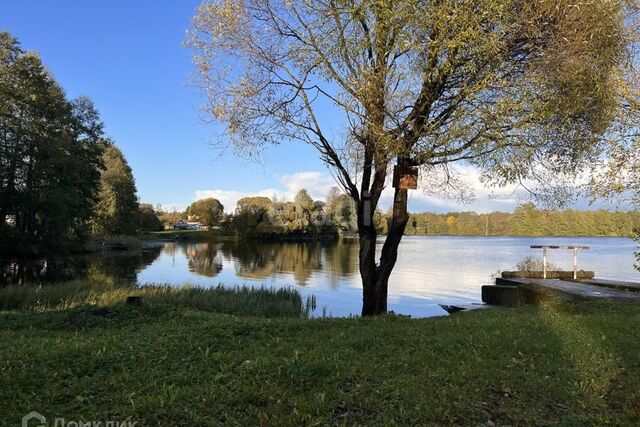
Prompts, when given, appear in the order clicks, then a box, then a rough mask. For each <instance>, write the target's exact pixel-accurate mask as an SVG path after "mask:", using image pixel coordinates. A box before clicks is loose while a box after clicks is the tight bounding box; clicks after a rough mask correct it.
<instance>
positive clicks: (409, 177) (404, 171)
mask: <svg viewBox="0 0 640 427" xmlns="http://www.w3.org/2000/svg"><path fill="white" fill-rule="evenodd" d="M393 187H394V188H404V189H407V190H415V189H417V188H418V168H417V167H414V166H400V165H396V166H394V168H393Z"/></svg>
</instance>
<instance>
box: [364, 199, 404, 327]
mask: <svg viewBox="0 0 640 427" xmlns="http://www.w3.org/2000/svg"><path fill="white" fill-rule="evenodd" d="M366 203H367V199H366V198H362V200H361V202H360V203H359V205H358V231H359V234H360V277H361V278H362V288H363V289H362V316H375V315H379V314H385V313H386V312H387V293H388V288H389V277H390V276H391V272H392V271H393V267H394V266H395V265H396V261H397V259H398V246H399V245H400V241H401V240H402V236H403V235H404V230H405V228H406V226H407V222H408V221H409V214H408V212H407V190H406V189H399V188H396V190H395V195H394V198H393V216H392V218H391V223H390V224H389V231H388V234H387V237H386V239H385V242H384V245H383V247H382V253H381V256H380V264H379V265H376V237H377V235H376V230H375V226H374V224H373V209H371V210H370V211H368V210H367V209H366ZM369 215H370V217H369V218H368V216H369ZM367 218H368V222H367Z"/></svg>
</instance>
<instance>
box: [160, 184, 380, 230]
mask: <svg viewBox="0 0 640 427" xmlns="http://www.w3.org/2000/svg"><path fill="white" fill-rule="evenodd" d="M156 213H157V215H158V218H159V219H160V221H162V223H163V225H164V226H165V227H167V228H171V227H172V226H174V225H175V224H176V223H178V222H179V221H185V220H186V221H197V222H200V223H201V224H202V225H207V226H220V227H221V228H222V229H223V231H224V232H225V233H228V234H233V235H236V236H239V237H262V238H281V237H319V236H350V235H355V233H356V232H357V221H356V209H355V203H354V202H353V200H352V199H351V198H350V197H349V196H347V195H346V194H343V193H341V192H340V191H339V190H338V188H336V187H334V188H332V189H331V190H330V191H329V195H328V197H327V198H326V200H324V201H320V200H313V199H312V198H311V196H310V195H309V192H308V191H307V190H305V189H301V190H300V191H298V193H297V194H296V195H295V197H294V199H293V201H286V200H278V199H271V198H269V197H262V196H255V197H245V198H242V199H240V200H238V202H237V206H236V209H235V211H234V213H233V214H225V213H224V206H223V205H222V204H221V203H220V202H219V201H218V200H216V199H214V198H209V199H203V200H198V201H196V202H194V203H192V204H191V205H190V206H189V207H188V208H187V209H186V210H185V211H184V212H166V211H164V210H162V208H161V207H158V208H157V210H156ZM374 221H375V225H376V227H377V228H378V229H379V230H380V232H381V233H385V232H386V225H387V222H386V219H385V217H384V215H383V214H382V213H381V212H376V213H375V215H374Z"/></svg>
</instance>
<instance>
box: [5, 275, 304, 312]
mask: <svg viewBox="0 0 640 427" xmlns="http://www.w3.org/2000/svg"><path fill="white" fill-rule="evenodd" d="M129 296H141V297H143V300H144V302H145V303H146V304H168V305H171V306H175V307H187V308H192V309H195V310H201V311H214V312H217V313H227V314H240V315H250V316H262V317H268V318H270V317H300V316H306V315H307V314H308V312H309V310H311V309H313V308H314V301H313V300H310V301H306V302H305V304H303V301H302V297H301V296H300V293H298V292H297V291H296V290H293V289H289V288H283V289H271V288H249V287H246V286H243V287H223V286H221V285H219V286H217V287H213V288H199V287H192V286H189V285H185V286H181V287H176V286H170V285H157V284H149V285H145V286H141V287H138V286H133V285H123V284H114V283H113V282H109V281H89V280H75V281H71V282H66V283H56V284H50V285H45V286H21V285H11V286H5V287H2V288H0V311H9V310H35V311H43V310H52V309H53V310H62V309H68V308H74V307H78V306H83V305H96V306H109V305H114V304H120V303H124V302H125V301H126V299H127V297H129Z"/></svg>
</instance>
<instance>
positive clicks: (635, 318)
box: [0, 297, 640, 426]
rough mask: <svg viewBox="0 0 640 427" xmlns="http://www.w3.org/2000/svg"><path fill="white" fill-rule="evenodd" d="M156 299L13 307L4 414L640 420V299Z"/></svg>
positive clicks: (254, 421)
mask: <svg viewBox="0 0 640 427" xmlns="http://www.w3.org/2000/svg"><path fill="white" fill-rule="evenodd" d="M0 298H1V297H0ZM151 301H152V302H149V303H146V304H144V305H143V306H142V307H130V306H126V305H124V304H122V303H120V302H113V303H111V304H110V305H106V306H102V308H103V309H100V310H96V306H86V305H79V306H72V307H68V308H64V309H60V308H56V309H52V308H40V309H39V308H32V309H19V310H13V311H3V312H0V342H1V343H2V345H1V346H0V370H1V371H2V372H1V376H0V378H1V382H0V420H1V421H0V422H2V423H4V424H7V425H18V424H19V423H20V419H21V417H22V416H23V415H24V414H26V413H28V412H30V411H32V410H35V411H38V412H40V413H42V414H43V415H45V416H46V417H47V418H48V420H53V419H55V418H56V417H57V418H65V419H66V420H83V421H97V420H120V421H124V420H132V421H137V422H138V423H137V424H136V425H137V426H141V425H158V424H161V425H198V426H200V425H301V424H303V425H326V424H346V425H385V424H401V425H407V424H413V425H416V424H420V425H448V424H455V425H483V424H484V425H493V424H494V423H495V424H497V425H506V424H510V425H552V424H560V425H576V426H577V425H603V424H607V423H611V424H615V425H637V422H638V420H639V419H640V306H638V305H631V304H621V303H602V304H585V305H557V304H551V303H550V304H547V305H544V306H542V307H539V308H532V307H529V308H522V309H495V310H479V311H474V312H468V313H460V314H457V315H454V316H451V317H442V318H431V319H422V320H411V319H407V318H402V317H395V316H387V317H381V318H376V319H356V318H352V319H315V320H314V319H305V318H302V317H298V316H296V317H294V318H264V317H255V316H233V315H225V314H219V313H214V312H211V311H208V310H203V309H202V308H201V309H199V310H196V309H194V308H192V307H191V306H190V305H184V304H183V305H176V304H170V303H168V302H167V301H162V300H151ZM202 307H204V308H205V309H207V308H210V306H209V305H204V306H202ZM211 307H214V309H215V305H213V306H211Z"/></svg>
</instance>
